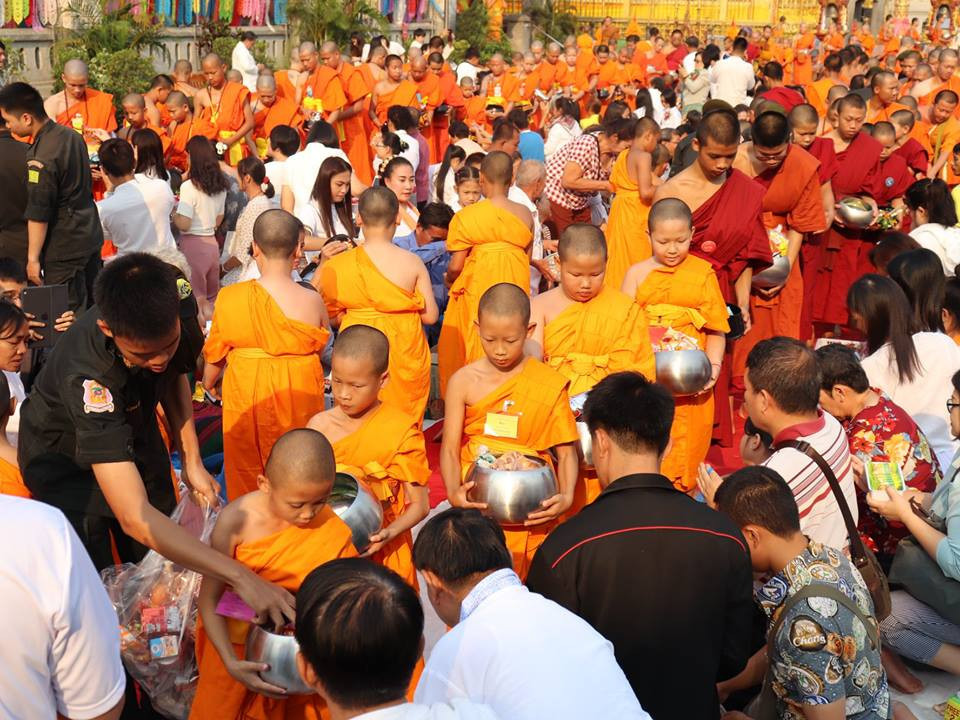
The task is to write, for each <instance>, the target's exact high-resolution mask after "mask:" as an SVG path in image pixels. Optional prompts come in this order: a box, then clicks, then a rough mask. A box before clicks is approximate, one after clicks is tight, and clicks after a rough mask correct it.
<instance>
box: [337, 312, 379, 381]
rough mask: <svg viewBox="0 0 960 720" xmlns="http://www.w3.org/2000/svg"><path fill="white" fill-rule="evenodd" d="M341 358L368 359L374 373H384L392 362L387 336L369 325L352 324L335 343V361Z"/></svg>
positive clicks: (341, 333) (338, 336)
mask: <svg viewBox="0 0 960 720" xmlns="http://www.w3.org/2000/svg"><path fill="white" fill-rule="evenodd" d="M340 359H350V360H361V361H362V360H367V361H369V362H370V367H371V370H372V371H373V374H374V375H378V376H379V375H383V374H384V373H385V372H386V371H387V367H388V365H389V363H390V342H389V341H388V340H387V336H386V335H384V334H383V333H382V332H380V331H379V330H377V329H376V328H372V327H370V326H369V325H351V326H350V327H348V328H347V329H346V330H343V331H341V332H340V334H339V335H337V339H336V341H335V342H334V343H333V357H332V360H333V362H337V360H340Z"/></svg>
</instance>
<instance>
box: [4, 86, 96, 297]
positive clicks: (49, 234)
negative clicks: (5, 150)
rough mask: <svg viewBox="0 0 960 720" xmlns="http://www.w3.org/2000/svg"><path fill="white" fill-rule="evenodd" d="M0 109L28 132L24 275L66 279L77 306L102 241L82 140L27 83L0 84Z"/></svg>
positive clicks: (89, 284) (88, 287)
mask: <svg viewBox="0 0 960 720" xmlns="http://www.w3.org/2000/svg"><path fill="white" fill-rule="evenodd" d="M0 113H2V114H3V118H4V120H6V122H7V126H8V127H9V128H10V131H11V132H13V133H14V134H16V135H20V136H30V137H31V138H32V144H31V145H30V147H29V148H28V149H27V166H26V168H25V170H24V172H25V173H26V176H27V208H26V212H25V213H24V217H25V218H26V220H27V240H28V249H27V258H26V259H27V265H26V269H27V277H28V278H29V280H30V281H31V282H32V283H34V284H35V285H39V284H41V282H43V283H46V284H48V285H61V284H65V285H67V287H68V290H69V297H70V309H71V310H74V311H82V310H83V309H85V308H86V307H88V306H89V305H90V304H91V302H92V290H93V282H94V279H95V278H96V276H97V273H98V272H99V270H100V266H101V261H100V249H101V247H102V246H103V228H102V227H101V226H100V216H99V214H98V213H97V206H96V204H95V203H94V201H93V190H92V185H93V181H92V177H91V175H90V156H89V153H88V152H87V145H86V143H85V142H84V140H83V136H82V135H80V133H78V132H76V131H75V130H73V129H72V128H67V127H64V126H62V125H57V123H55V122H53V121H52V120H51V119H50V118H49V117H47V113H46V111H45V110H44V109H43V98H42V97H41V96H40V93H39V92H37V91H36V89H34V88H33V87H32V86H30V85H28V84H27V83H19V82H18V83H11V84H9V85H7V86H5V87H4V88H2V89H0ZM41 267H42V274H41Z"/></svg>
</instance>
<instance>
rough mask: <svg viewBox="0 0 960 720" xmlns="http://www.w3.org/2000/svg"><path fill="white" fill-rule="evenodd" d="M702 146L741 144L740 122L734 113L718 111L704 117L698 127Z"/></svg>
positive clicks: (698, 138) (698, 135) (698, 137)
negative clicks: (710, 143) (710, 144)
mask: <svg viewBox="0 0 960 720" xmlns="http://www.w3.org/2000/svg"><path fill="white" fill-rule="evenodd" d="M697 140H698V141H699V142H700V145H701V146H703V145H706V144H707V143H708V142H715V143H716V144H718V145H737V144H739V143H740V121H739V120H737V116H736V115H734V114H733V113H732V112H728V111H726V110H717V111H714V112H712V113H710V114H709V115H707V116H706V117H704V118H703V119H702V120H701V121H700V124H699V125H698V126H697Z"/></svg>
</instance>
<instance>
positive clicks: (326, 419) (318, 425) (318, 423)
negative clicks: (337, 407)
mask: <svg viewBox="0 0 960 720" xmlns="http://www.w3.org/2000/svg"><path fill="white" fill-rule="evenodd" d="M331 412H333V411H332V410H324V411H323V412H318V413H317V414H316V415H314V416H313V417H312V418H310V419H309V420H308V421H307V428H309V429H310V430H316V431H317V432H318V433H320V434H321V435H323V436H324V437H326V438H327V439H328V440H329V439H330V438H329V434H330V432H331V430H333V422H332V420H331V418H330V413H331Z"/></svg>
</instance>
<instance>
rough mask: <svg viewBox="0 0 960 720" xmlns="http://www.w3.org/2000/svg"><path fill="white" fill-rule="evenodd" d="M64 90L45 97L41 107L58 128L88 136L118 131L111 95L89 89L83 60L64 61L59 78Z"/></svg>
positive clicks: (88, 76)
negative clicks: (91, 133) (92, 132)
mask: <svg viewBox="0 0 960 720" xmlns="http://www.w3.org/2000/svg"><path fill="white" fill-rule="evenodd" d="M60 79H61V80H62V81H63V90H61V91H60V92H58V93H55V94H53V95H51V96H50V97H48V98H47V99H46V101H44V103H43V109H44V110H46V111H47V115H48V116H49V117H50V118H52V119H53V120H54V121H55V122H56V123H57V124H58V125H64V126H66V127H72V128H73V129H74V130H76V131H77V132H82V133H88V132H89V131H92V130H103V131H106V132H108V133H111V132H115V131H116V129H117V118H116V114H115V111H114V107H113V95H110V94H109V93H104V92H100V91H99V90H94V89H93V88H92V87H89V86H88V85H87V83H88V82H89V79H90V73H89V70H88V69H87V64H86V63H85V62H83V60H67V62H66V64H65V65H64V66H63V73H62V74H61V75H60Z"/></svg>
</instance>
